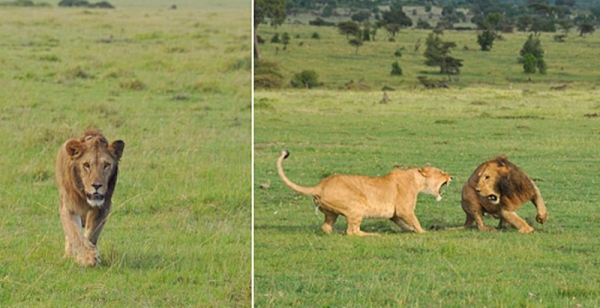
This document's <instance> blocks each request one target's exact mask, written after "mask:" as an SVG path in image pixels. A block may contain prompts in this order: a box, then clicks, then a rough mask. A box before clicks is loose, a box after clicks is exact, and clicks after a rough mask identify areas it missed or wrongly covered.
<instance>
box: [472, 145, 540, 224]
mask: <svg viewBox="0 0 600 308" xmlns="http://www.w3.org/2000/svg"><path fill="white" fill-rule="evenodd" d="M527 201H531V202H533V204H534V205H535V206H536V207H537V216H536V218H535V219H536V220H537V221H538V222H539V223H541V224H543V223H545V222H546V220H548V211H547V210H546V205H545V204H544V200H543V199H542V195H541V193H540V190H539V189H538V188H537V186H536V185H535V183H534V182H533V181H532V180H531V179H530V178H529V176H527V174H526V173H525V172H524V171H523V170H521V169H520V168H519V167H517V166H515V165H514V164H513V163H511V162H510V161H508V159H507V158H506V157H505V156H498V157H496V158H494V159H492V160H489V161H487V162H484V163H483V164H481V165H479V167H477V169H475V172H473V174H472V175H471V177H470V178H469V180H468V181H467V183H465V185H464V186H463V190H462V201H461V204H462V208H463V210H464V211H465V213H466V214H467V219H466V221H465V224H464V226H463V227H464V228H468V227H470V226H471V225H472V224H473V222H476V223H477V227H478V228H479V230H486V231H491V230H495V229H494V228H493V227H488V226H486V225H485V224H484V223H483V214H484V213H490V214H491V215H492V216H494V217H499V218H500V225H499V226H498V227H502V226H504V224H505V223H506V222H508V223H509V224H511V225H513V226H514V227H515V228H517V229H518V230H519V232H521V233H531V232H533V228H532V227H531V226H529V225H528V224H527V223H526V222H525V221H524V220H523V219H521V218H520V217H519V216H517V214H516V213H515V211H516V210H517V209H519V208H520V207H521V205H522V204H523V203H525V202H527Z"/></svg>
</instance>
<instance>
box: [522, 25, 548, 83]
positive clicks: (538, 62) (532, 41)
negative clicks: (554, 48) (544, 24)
mask: <svg viewBox="0 0 600 308" xmlns="http://www.w3.org/2000/svg"><path fill="white" fill-rule="evenodd" d="M519 54H520V55H521V56H522V57H523V71H524V72H525V73H527V74H534V73H535V72H536V70H537V71H538V72H539V73H540V74H545V73H546V70H547V68H548V65H547V64H546V61H544V49H542V45H541V42H540V39H539V35H533V34H530V35H529V37H528V38H527V41H526V42H525V44H523V48H521V51H520V53H519ZM532 57H533V59H532Z"/></svg>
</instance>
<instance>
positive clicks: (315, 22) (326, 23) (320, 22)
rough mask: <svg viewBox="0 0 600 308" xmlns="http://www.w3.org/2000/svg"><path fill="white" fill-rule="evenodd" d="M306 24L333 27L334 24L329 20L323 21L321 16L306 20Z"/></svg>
mask: <svg viewBox="0 0 600 308" xmlns="http://www.w3.org/2000/svg"><path fill="white" fill-rule="evenodd" d="M308 24H309V25H311V26H317V27H321V26H330V27H334V26H335V23H333V22H330V21H325V20H324V19H323V18H321V17H317V18H316V19H315V20H310V21H308Z"/></svg>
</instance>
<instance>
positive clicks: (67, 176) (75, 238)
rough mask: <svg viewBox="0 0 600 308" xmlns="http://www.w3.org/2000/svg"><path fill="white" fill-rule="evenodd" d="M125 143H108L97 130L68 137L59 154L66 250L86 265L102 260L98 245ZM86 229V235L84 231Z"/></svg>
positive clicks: (61, 208) (108, 210)
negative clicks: (75, 136) (76, 136)
mask: <svg viewBox="0 0 600 308" xmlns="http://www.w3.org/2000/svg"><path fill="white" fill-rule="evenodd" d="M124 148H125V143H124V142H123V141H121V140H117V141H114V142H113V143H111V144H108V141H107V140H106V138H104V136H102V134H101V133H100V132H99V131H98V130H95V129H87V130H85V132H84V133H83V135H81V136H80V137H78V138H72V139H69V140H67V141H66V142H65V143H64V144H63V145H62V146H61V147H60V149H59V150H58V155H57V156H56V183H57V185H58V191H59V195H60V206H59V209H60V221H61V223H62V226H63V230H64V232H65V253H66V255H67V256H69V257H75V259H76V260H77V262H78V263H79V264H81V265H85V266H94V265H96V264H99V263H100V255H99V253H98V249H97V247H96V244H97V242H98V237H99V236H100V232H102V228H103V227H104V223H105V222H106V218H107V217H108V214H109V213H110V208H111V199H112V195H113V192H114V190H115V186H116V184H117V174H118V169H119V168H118V163H119V159H120V158H121V156H122V155H123V150H124ZM82 227H84V228H85V234H84V233H83V232H82V230H81V229H82Z"/></svg>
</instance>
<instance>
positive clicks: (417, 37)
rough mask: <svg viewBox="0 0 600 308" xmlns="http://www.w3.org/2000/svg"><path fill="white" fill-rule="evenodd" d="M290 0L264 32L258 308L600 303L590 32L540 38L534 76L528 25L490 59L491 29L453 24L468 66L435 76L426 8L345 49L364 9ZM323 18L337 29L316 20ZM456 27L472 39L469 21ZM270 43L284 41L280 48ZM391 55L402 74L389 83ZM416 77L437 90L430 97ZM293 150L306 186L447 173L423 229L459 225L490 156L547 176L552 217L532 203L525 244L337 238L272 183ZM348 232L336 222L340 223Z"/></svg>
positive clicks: (372, 227) (381, 226)
mask: <svg viewBox="0 0 600 308" xmlns="http://www.w3.org/2000/svg"><path fill="white" fill-rule="evenodd" d="M290 2H293V3H297V1H288V2H287V11H286V12H287V16H286V17H285V18H283V19H281V20H280V21H281V23H280V24H278V23H277V22H275V24H276V25H277V27H271V26H270V25H269V23H270V22H271V21H277V16H274V17H273V18H271V19H269V18H267V19H265V23H264V24H258V27H257V28H256V29H257V34H258V36H260V40H261V41H263V43H261V44H259V48H260V53H261V54H260V56H261V59H260V60H255V93H254V108H255V114H254V122H255V127H254V140H255V144H254V153H255V154H254V155H255V160H254V168H255V169H254V174H255V183H254V193H255V202H254V217H255V229H254V241H255V246H254V254H255V257H254V258H255V269H254V270H255V278H254V279H255V289H254V292H255V301H256V306H257V307H281V306H291V307H312V306H318V307H402V306H408V307H587V306H591V307H595V306H598V305H600V296H599V294H600V289H599V288H598V285H600V284H599V282H600V280H599V278H598V275H597V271H596V268H597V266H598V264H600V259H599V257H598V255H599V252H600V251H599V249H598V247H599V244H600V242H599V240H598V236H597V235H598V225H597V223H596V222H597V220H598V218H599V217H598V214H597V210H596V208H597V206H598V200H599V198H600V194H599V193H598V190H597V189H596V186H597V185H598V178H597V174H598V163H599V159H600V158H599V154H598V151H599V148H598V137H599V134H600V129H599V126H598V112H599V111H600V100H599V99H598V96H599V94H600V90H599V85H600V79H598V76H597V72H598V70H599V69H600V62H598V61H597V50H598V47H600V36H598V34H597V33H595V32H592V33H585V34H584V35H581V36H580V33H579V31H578V30H576V29H578V28H577V26H575V27H574V28H572V30H571V31H570V32H567V33H566V36H565V37H559V38H555V36H556V35H562V34H565V31H564V30H561V28H560V27H559V28H557V30H556V31H554V32H552V31H539V32H537V33H539V34H534V35H533V37H534V38H535V36H536V35H539V36H538V39H539V42H540V44H541V47H542V48H543V50H544V54H543V60H544V61H545V63H546V65H547V67H546V71H545V74H541V73H540V72H539V71H536V72H535V73H525V72H524V63H523V61H522V60H523V57H522V55H521V54H520V50H521V49H522V48H523V46H524V44H525V42H526V41H527V39H528V38H529V37H530V35H531V34H533V31H531V29H530V28H528V29H526V30H525V31H518V30H517V29H514V31H512V32H502V31H498V32H497V33H499V34H501V38H497V39H496V40H495V41H494V43H493V47H492V48H491V50H489V51H482V50H481V49H480V45H479V44H478V42H477V35H478V34H481V33H482V32H483V31H484V30H485V29H479V30H468V31H457V30H453V29H448V28H444V27H442V28H441V29H442V31H439V32H438V37H439V38H440V39H442V40H443V41H444V42H454V43H455V47H453V48H451V49H450V50H451V52H450V53H449V56H451V57H454V58H455V59H461V60H462V64H463V66H461V67H460V72H459V73H458V74H457V73H455V72H454V73H452V72H451V73H450V74H440V67H439V66H427V65H425V60H426V57H425V56H424V52H425V50H426V41H427V38H428V36H429V35H432V36H433V35H435V33H434V32H433V29H416V26H415V24H416V21H417V18H418V17H419V16H412V15H411V12H412V9H409V10H407V9H406V6H405V7H404V9H405V11H406V12H407V15H408V16H409V17H411V18H414V19H413V21H414V24H413V26H410V27H408V26H404V27H401V28H400V29H399V31H398V32H397V33H396V34H395V36H394V35H392V34H391V33H389V32H388V31H386V30H385V28H379V29H378V30H377V31H378V34H377V39H376V40H375V41H373V40H369V41H365V40H363V41H362V42H361V45H360V46H358V47H359V48H358V49H357V48H356V44H352V43H351V40H352V39H353V38H357V36H354V35H353V34H350V35H348V36H347V35H346V34H345V33H341V32H340V28H339V27H337V25H339V24H338V23H339V22H340V21H347V20H350V19H351V16H352V13H356V12H358V11H360V8H357V7H354V8H353V7H352V5H350V6H349V7H348V6H347V7H345V8H339V10H336V11H335V12H342V13H337V14H333V15H331V16H329V17H324V16H323V15H322V14H323V11H324V9H323V7H320V8H317V9H315V8H312V9H309V10H307V11H304V12H303V11H302V10H299V9H298V6H293V5H290ZM408 2H410V1H408ZM412 2H415V1H412ZM468 2H474V1H468ZM479 2H482V1H479ZM484 2H485V1H484ZM489 2H490V3H498V2H503V3H506V2H504V1H489ZM519 2H520V3H523V1H519ZM556 2H558V1H556ZM581 2H582V5H581V6H579V7H577V6H576V7H574V8H573V10H572V11H571V13H570V14H569V16H570V17H569V18H570V19H571V20H573V21H574V20H575V19H576V17H577V16H579V14H590V11H589V8H590V5H591V3H589V2H585V3H584V2H583V1H581ZM339 3H341V2H338V4H339ZM345 3H356V2H352V1H347V2H345ZM446 3H448V2H447V1H446ZM554 4H555V2H551V3H550V5H554ZM585 5H587V6H585ZM340 6H341V5H340ZM290 7H292V8H296V10H295V11H290ZM489 7H492V5H490V6H489ZM385 9H386V8H382V11H383V10H385ZM460 9H463V8H460ZM527 10H530V11H527ZM532 10H533V9H532V8H530V7H527V3H525V9H523V11H526V12H529V13H531V14H537V13H536V12H532ZM424 11H425V9H424V8H423V7H420V8H418V9H417V14H422V13H423V12H424ZM432 11H433V12H438V13H437V15H434V16H433V17H434V18H432V19H433V20H434V22H432V27H433V26H435V25H436V23H437V21H443V20H444V17H443V16H441V11H442V8H441V7H437V8H436V7H434V8H433V10H432ZM293 12H295V15H294V13H293ZM344 12H345V13H344ZM487 13H490V12H487ZM492 13H493V12H492ZM255 14H256V13H255ZM421 16H422V17H423V18H428V17H427V15H421ZM470 16H473V15H470ZM485 16H486V15H484V17H485ZM585 16H589V15H585ZM255 17H256V15H255ZM316 17H321V18H323V19H324V20H325V21H328V22H332V23H333V26H321V27H317V26H311V25H308V22H309V21H313V20H315V19H316ZM371 21H372V22H375V21H374V19H373V18H372V19H371ZM359 26H360V29H364V23H359ZM454 26H456V27H458V26H460V27H472V29H477V25H475V24H473V23H469V22H468V21H467V22H466V23H464V22H459V23H455V24H454ZM436 31H437V30H436ZM286 33H287V34H286ZM315 33H317V35H315ZM276 34H277V35H278V38H279V39H280V40H279V42H277V40H274V41H275V42H272V38H273V37H274V36H275V35H276ZM284 36H285V37H287V38H288V39H287V42H286V43H285V44H284V42H283V41H282V40H281V39H282V38H283V37H284ZM417 42H420V44H421V46H420V48H419V49H417V48H416V45H417ZM394 62H397V64H398V66H399V67H400V68H401V70H402V74H399V75H392V74H391V72H392V69H393V66H392V64H393V63H394ZM306 71H308V73H306ZM303 72H304V73H303ZM418 77H426V78H427V80H429V81H434V82H433V85H431V84H430V85H429V86H430V87H431V88H428V87H426V84H424V83H422V82H421V81H420V80H419V79H418ZM315 79H316V80H315ZM421 79H422V78H421ZM257 81H258V83H257ZM313 81H316V82H314V83H313ZM384 93H385V96H387V99H385V100H384ZM283 148H285V149H288V150H289V151H290V152H291V156H290V157H289V158H288V159H287V160H285V161H284V164H283V166H284V170H285V172H286V174H287V176H288V177H289V178H290V179H291V180H292V181H294V182H295V183H298V184H301V185H305V186H310V185H315V184H316V183H318V181H320V180H321V179H322V178H324V177H326V176H329V175H332V174H336V173H344V174H363V175H371V176H378V175H384V174H386V173H387V172H389V171H390V170H392V169H393V168H409V167H420V166H424V165H426V164H431V165H433V166H436V167H439V168H441V169H443V170H445V171H447V172H449V173H451V174H452V175H453V176H454V181H453V183H452V184H451V185H450V186H449V187H446V188H444V193H443V196H444V198H443V200H442V201H441V202H436V201H435V200H434V198H433V197H431V196H428V195H421V196H420V197H419V200H418V202H417V207H416V215H417V217H418V218H419V220H420V222H421V225H423V226H424V228H428V227H430V226H441V227H455V226H460V225H462V224H463V223H464V220H465V214H464V212H463V211H462V209H461V206H460V191H461V188H462V185H463V184H464V183H465V181H466V180H467V179H468V177H469V176H470V175H471V173H472V172H473V170H474V169H475V168H476V167H477V166H478V165H479V164H480V163H481V162H483V161H485V160H488V159H490V158H493V157H494V156H497V155H500V154H505V155H507V156H508V157H509V159H510V160H511V161H512V162H514V163H515V164H517V165H518V166H520V167H521V168H522V169H524V170H525V171H526V172H527V173H528V174H529V175H530V176H531V178H533V179H534V180H535V181H536V184H537V185H538V187H539V188H540V190H541V192H542V195H543V197H544V199H545V201H546V205H547V207H548V210H549V212H550V219H549V221H548V222H547V223H546V224H544V225H540V224H538V223H537V222H535V215H536V211H535V208H534V207H533V205H532V204H531V203H526V204H524V205H523V207H522V208H521V209H520V210H519V211H518V214H519V215H520V216H521V217H522V218H524V219H525V220H527V221H528V222H529V224H531V225H532V226H533V227H534V228H535V232H534V233H533V234H529V235H523V234H519V233H518V232H517V231H516V230H515V229H514V228H508V229H505V230H500V231H498V232H489V233H488V232H480V231H478V230H477V229H476V228H471V229H468V230H463V231H450V230H430V231H429V232H427V233H425V234H419V235H417V234H411V233H404V232H402V231H401V230H400V229H399V228H398V227H397V226H395V225H394V224H393V223H392V222H390V221H385V220H366V221H363V223H362V229H363V230H365V231H369V232H376V233H379V234H380V235H381V236H377V237H366V238H359V237H347V236H345V235H342V234H332V235H325V234H324V233H323V232H322V231H321V229H320V227H321V225H322V223H323V215H322V214H321V213H320V212H316V211H315V208H314V205H313V203H312V198H311V197H308V196H303V195H300V194H297V193H295V192H293V191H292V190H291V189H290V188H288V187H287V186H285V184H283V182H282V181H281V180H280V179H279V177H278V175H277V171H276V160H277V158H278V157H279V155H280V153H281V150H282V149H283ZM315 213H316V214H315ZM485 221H486V223H487V224H488V225H491V226H496V225H497V224H498V220H494V219H492V218H490V217H488V218H486V220H485ZM345 228H346V221H345V219H344V218H339V219H338V222H337V223H336V229H338V230H339V231H340V232H342V231H344V230H345Z"/></svg>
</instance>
